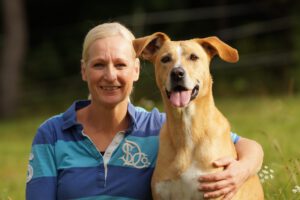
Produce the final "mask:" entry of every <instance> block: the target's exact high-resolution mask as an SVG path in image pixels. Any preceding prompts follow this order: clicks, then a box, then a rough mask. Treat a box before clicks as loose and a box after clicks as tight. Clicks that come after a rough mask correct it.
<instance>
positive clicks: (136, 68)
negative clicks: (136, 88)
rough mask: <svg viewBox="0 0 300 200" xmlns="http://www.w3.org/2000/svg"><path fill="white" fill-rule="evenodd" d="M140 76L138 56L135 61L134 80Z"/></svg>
mask: <svg viewBox="0 0 300 200" xmlns="http://www.w3.org/2000/svg"><path fill="white" fill-rule="evenodd" d="M139 77H140V59H138V58H136V59H135V61H134V78H133V80H134V81H138V80H139Z"/></svg>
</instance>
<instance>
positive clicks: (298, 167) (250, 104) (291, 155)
mask: <svg viewBox="0 0 300 200" xmlns="http://www.w3.org/2000/svg"><path fill="white" fill-rule="evenodd" d="M216 105H217V107H218V108H219V109H220V110H221V111H222V112H223V114H224V115H225V116H226V117H227V118H228V119H229V121H230V123H231V126H232V130H233V131H234V132H237V133H238V134H239V135H241V136H244V137H248V138H251V139H254V140H257V141H258V142H259V143H260V144H262V146H263V148H264V152H265V159H264V165H267V166H268V170H270V169H272V170H274V173H273V175H274V178H273V179H268V180H265V182H264V183H263V186H264V190H265V196H266V199H269V200H273V199H280V200H297V199H300V193H296V194H294V193H293V192H292V189H293V188H294V187H295V186H296V185H299V181H300V177H299V173H300V160H299V159H300V152H299V142H300V134H299V133H300V130H299V129H300V123H299V122H300V120H299V119H300V97H268V98H255V97H251V98H232V99H228V98H226V99H216ZM45 114H47V113H43V116H36V117H31V118H26V119H25V118H22V119H15V120H8V121H0V130H1V133H0V158H1V159H0V180H1V181H0V199H3V200H4V199H5V200H7V199H13V200H19V199H25V197H24V196H25V194H24V193H25V192H24V190H25V182H26V170H27V163H28V156H29V151H30V145H31V142H32V138H33V137H34V134H35V131H36V129H37V127H38V126H39V124H40V123H42V122H43V121H44V120H45V119H46V118H47V117H45ZM50 116H51V114H49V116H48V117H50Z"/></svg>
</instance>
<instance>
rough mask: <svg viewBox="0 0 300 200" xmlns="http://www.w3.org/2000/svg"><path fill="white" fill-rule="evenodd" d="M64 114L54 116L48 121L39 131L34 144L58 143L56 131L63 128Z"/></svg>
mask: <svg viewBox="0 0 300 200" xmlns="http://www.w3.org/2000/svg"><path fill="white" fill-rule="evenodd" d="M62 121H63V119H62V114H58V115H54V116H52V117H50V118H48V119H46V120H45V121H44V122H43V123H42V124H41V125H40V126H39V127H38V129H37V132H36V135H35V138H34V143H36V144H54V143H55V141H56V138H57V136H56V132H57V131H56V130H59V129H60V128H61V127H62V124H63V123H62Z"/></svg>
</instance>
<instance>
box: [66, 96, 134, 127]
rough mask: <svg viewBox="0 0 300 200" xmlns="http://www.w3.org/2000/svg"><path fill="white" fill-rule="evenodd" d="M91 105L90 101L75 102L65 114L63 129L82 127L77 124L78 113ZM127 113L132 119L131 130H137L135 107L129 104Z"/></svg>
mask: <svg viewBox="0 0 300 200" xmlns="http://www.w3.org/2000/svg"><path fill="white" fill-rule="evenodd" d="M90 103H91V101H90V100H78V101H75V102H74V103H73V104H72V105H71V106H70V107H69V108H68V110H67V111H66V112H65V113H63V121H64V122H63V126H62V129H63V130H66V129H68V128H71V127H73V126H77V125H80V124H79V123H78V122H77V118H76V111H77V110H79V109H81V108H84V107H86V106H88V105H89V104H90ZM127 112H128V114H129V117H130V121H131V123H130V127H129V130H132V129H134V128H136V115H135V114H136V110H135V107H134V105H132V104H131V103H128V108H127Z"/></svg>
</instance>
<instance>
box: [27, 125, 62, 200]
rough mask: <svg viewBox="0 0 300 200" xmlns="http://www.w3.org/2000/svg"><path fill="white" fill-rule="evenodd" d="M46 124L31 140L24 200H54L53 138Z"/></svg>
mask: <svg viewBox="0 0 300 200" xmlns="http://www.w3.org/2000/svg"><path fill="white" fill-rule="evenodd" d="M52 134H53V133H51V129H50V127H49V125H48V124H47V123H45V124H43V125H42V126H41V127H40V128H39V129H38V131H37V134H36V136H35V138H34V140H33V143H32V147H31V153H30V156H29V164H28V171H27V184H26V199H27V200H39V199H43V200H54V199H56V187H57V186H56V182H57V173H56V164H55V156H54V137H53V136H52Z"/></svg>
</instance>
